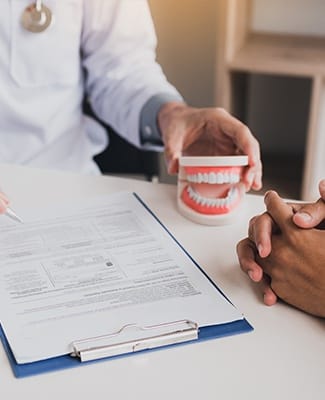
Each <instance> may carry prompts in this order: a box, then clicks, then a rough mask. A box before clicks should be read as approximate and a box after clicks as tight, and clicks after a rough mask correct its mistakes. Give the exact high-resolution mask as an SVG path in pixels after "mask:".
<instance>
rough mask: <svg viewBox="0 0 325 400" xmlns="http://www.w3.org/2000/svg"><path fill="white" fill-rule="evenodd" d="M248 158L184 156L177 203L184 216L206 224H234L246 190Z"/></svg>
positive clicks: (180, 171)
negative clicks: (244, 181) (242, 184)
mask: <svg viewBox="0 0 325 400" xmlns="http://www.w3.org/2000/svg"><path fill="white" fill-rule="evenodd" d="M247 164H248V157H247V156H222V157H217V156H216V157H181V158H180V161H179V173H178V190H177V201H178V208H179V211H180V213H181V214H182V215H184V216H185V217H187V218H189V219H191V220H192V221H194V222H197V223H199V224H205V225H223V224H226V223H230V222H232V220H233V219H234V217H235V214H237V213H235V211H237V210H238V208H239V206H240V203H241V201H242V198H243V196H244V190H243V188H242V186H241V185H240V182H241V177H242V173H243V169H244V167H245V166H247Z"/></svg>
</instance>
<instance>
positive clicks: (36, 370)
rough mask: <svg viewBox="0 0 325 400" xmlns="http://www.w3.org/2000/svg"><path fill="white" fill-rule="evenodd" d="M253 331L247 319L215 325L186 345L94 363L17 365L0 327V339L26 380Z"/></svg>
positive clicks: (65, 359) (67, 360)
mask: <svg viewBox="0 0 325 400" xmlns="http://www.w3.org/2000/svg"><path fill="white" fill-rule="evenodd" d="M252 330H253V327H252V326H251V325H250V324H249V323H248V321H247V320H246V319H242V320H238V321H234V322H230V323H226V324H220V325H213V326H208V327H203V328H199V334H198V339H197V340H192V341H189V342H186V343H185V342H184V343H177V344H170V345H167V346H164V347H158V348H155V349H150V350H149V349H146V350H140V351H138V352H136V353H128V354H123V355H115V356H112V357H105V358H101V359H98V360H92V361H86V362H81V361H80V359H79V358H77V357H71V355H69V354H67V355H64V356H59V357H54V358H50V359H48V360H43V361H36V362H32V363H27V364H17V362H16V360H15V357H14V355H13V353H12V351H11V348H10V346H9V343H8V341H7V338H6V336H5V334H4V332H3V329H2V327H1V325H0V339H1V342H2V344H3V347H4V349H5V351H6V353H7V357H8V360H9V362H10V366H11V369H12V371H13V373H14V375H15V377H16V378H25V377H29V376H33V375H39V374H44V373H47V372H53V371H59V370H63V369H68V368H74V367H80V366H82V365H88V364H92V363H95V362H96V363H98V362H103V361H107V360H109V359H110V360H113V359H115V358H120V357H127V356H130V355H134V354H138V353H142V352H148V351H157V350H160V349H166V348H168V347H172V346H178V345H180V344H183V345H185V344H190V343H197V342H201V341H205V340H209V339H216V338H220V337H225V336H231V335H236V334H240V333H246V332H250V331H252Z"/></svg>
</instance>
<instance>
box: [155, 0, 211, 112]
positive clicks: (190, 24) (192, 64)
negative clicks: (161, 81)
mask: <svg viewBox="0 0 325 400" xmlns="http://www.w3.org/2000/svg"><path fill="white" fill-rule="evenodd" d="M149 4H150V7H151V12H152V16H153V19H154V23H155V26H156V31H157V35H158V49H157V54H158V61H159V62H160V64H161V65H162V67H163V69H164V71H165V73H166V75H167V77H168V79H169V80H170V82H172V83H173V84H174V85H175V86H176V87H177V88H178V90H179V91H180V92H181V94H182V95H183V96H184V98H185V100H186V101H187V102H188V103H190V104H191V105H195V106H199V105H200V106H208V105H212V104H213V103H214V93H213V90H214V84H213V82H214V66H215V54H216V45H215V41H216V1H215V0H149Z"/></svg>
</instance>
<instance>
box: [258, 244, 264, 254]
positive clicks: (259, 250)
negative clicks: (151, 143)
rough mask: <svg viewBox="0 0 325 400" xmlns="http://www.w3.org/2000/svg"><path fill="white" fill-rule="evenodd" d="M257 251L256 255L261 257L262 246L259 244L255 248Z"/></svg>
mask: <svg viewBox="0 0 325 400" xmlns="http://www.w3.org/2000/svg"><path fill="white" fill-rule="evenodd" d="M257 250H258V254H259V255H260V257H262V252H263V246H262V245H261V244H259V245H258V246H257Z"/></svg>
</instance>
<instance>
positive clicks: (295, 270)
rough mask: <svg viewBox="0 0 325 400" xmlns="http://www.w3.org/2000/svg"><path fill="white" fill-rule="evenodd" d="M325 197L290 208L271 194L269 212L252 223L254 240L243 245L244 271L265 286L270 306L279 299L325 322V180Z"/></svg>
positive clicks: (324, 192) (323, 188) (324, 185)
mask: <svg viewBox="0 0 325 400" xmlns="http://www.w3.org/2000/svg"><path fill="white" fill-rule="evenodd" d="M319 191H320V195H321V198H320V199H319V200H318V201H317V202H315V203H310V204H290V203H289V204H288V203H285V202H284V201H283V200H282V199H281V198H280V197H279V196H278V194H277V193H276V192H274V191H270V192H268V193H266V195H265V205H266V209H267V211H266V212H265V213H264V214H262V215H259V216H256V217H254V218H252V220H251V221H250V224H249V232H248V237H247V238H246V239H244V240H242V241H241V242H239V243H238V245H237V253H238V257H239V262H240V265H241V268H242V270H243V271H244V272H246V273H247V274H248V275H249V277H250V278H251V279H252V280H253V281H254V282H260V283H261V285H262V291H263V294H264V303H265V304H267V305H273V304H275V303H276V301H277V297H279V298H281V299H282V300H284V301H285V302H287V303H289V304H291V305H293V306H295V307H297V308H300V309H302V310H304V311H306V312H308V313H310V314H313V315H316V316H320V317H325V247H324V245H325V230H324V228H325V226H324V225H325V180H322V181H321V182H320V184H319Z"/></svg>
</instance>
